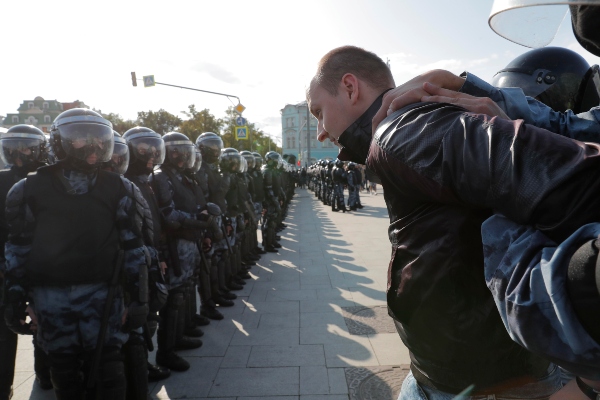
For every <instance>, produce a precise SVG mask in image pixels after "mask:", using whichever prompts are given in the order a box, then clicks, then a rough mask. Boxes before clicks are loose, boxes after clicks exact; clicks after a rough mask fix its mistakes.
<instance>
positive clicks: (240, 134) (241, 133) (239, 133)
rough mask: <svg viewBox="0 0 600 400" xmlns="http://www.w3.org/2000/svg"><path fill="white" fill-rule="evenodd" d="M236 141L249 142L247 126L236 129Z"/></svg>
mask: <svg viewBox="0 0 600 400" xmlns="http://www.w3.org/2000/svg"><path fill="white" fill-rule="evenodd" d="M235 140H248V127H247V126H236V127H235Z"/></svg>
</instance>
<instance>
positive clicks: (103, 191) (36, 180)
mask: <svg viewBox="0 0 600 400" xmlns="http://www.w3.org/2000/svg"><path fill="white" fill-rule="evenodd" d="M60 173H62V172H61V169H60V168H59V167H58V166H56V165H53V166H49V167H43V168H40V169H38V171H37V172H36V173H34V174H30V175H29V176H28V177H27V181H26V184H25V201H26V202H27V205H28V206H29V208H30V209H31V211H32V213H33V216H34V218H35V226H34V229H33V241H32V244H31V252H30V254H29V256H28V257H27V261H26V263H25V274H26V277H27V279H28V280H29V281H30V282H31V283H33V284H34V285H35V284H39V285H60V286H64V285H74V284H84V283H97V282H107V281H109V280H110V278H111V276H112V272H113V268H114V263H115V262H116V258H117V254H118V251H119V230H118V227H117V224H116V215H117V208H118V204H119V201H120V199H122V198H123V197H125V196H127V195H128V194H127V191H126V189H125V187H124V185H123V182H122V181H121V178H120V177H119V175H117V174H114V173H111V172H105V171H98V176H97V178H96V184H95V185H94V186H93V187H92V188H90V190H89V191H88V192H87V193H85V194H80V195H72V194H67V191H66V190H65V187H64V185H63V183H62V182H61V181H60V179H59V176H58V174H60Z"/></svg>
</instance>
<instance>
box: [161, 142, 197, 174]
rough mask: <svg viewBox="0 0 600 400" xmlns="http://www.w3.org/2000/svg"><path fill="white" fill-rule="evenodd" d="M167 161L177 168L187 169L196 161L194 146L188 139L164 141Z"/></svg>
mask: <svg viewBox="0 0 600 400" xmlns="http://www.w3.org/2000/svg"><path fill="white" fill-rule="evenodd" d="M165 148H166V149H167V162H168V163H169V164H170V165H172V166H174V167H175V168H178V169H189V168H192V167H193V166H194V161H196V148H195V147H194V145H193V144H192V142H190V141H173V142H169V143H166V145H165Z"/></svg>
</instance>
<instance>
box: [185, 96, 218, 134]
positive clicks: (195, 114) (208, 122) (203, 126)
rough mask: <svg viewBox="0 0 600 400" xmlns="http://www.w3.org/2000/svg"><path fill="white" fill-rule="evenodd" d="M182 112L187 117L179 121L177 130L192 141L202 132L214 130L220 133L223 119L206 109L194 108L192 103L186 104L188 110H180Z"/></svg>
mask: <svg viewBox="0 0 600 400" xmlns="http://www.w3.org/2000/svg"><path fill="white" fill-rule="evenodd" d="M181 113H182V114H184V115H186V116H187V117H188V119H187V120H185V121H183V122H182V123H181V126H180V128H179V131H180V132H181V133H183V134H185V135H186V136H187V137H189V138H190V139H191V140H192V142H196V138H197V137H198V136H200V135H201V134H202V133H204V132H214V133H216V134H221V129H222V127H223V120H222V119H220V118H216V117H215V116H214V115H212V114H211V113H210V111H209V110H208V109H206V108H205V109H204V110H202V111H198V110H196V106H195V105H194V104H192V105H190V106H188V111H182V112H181Z"/></svg>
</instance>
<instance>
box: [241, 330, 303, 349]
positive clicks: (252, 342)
mask: <svg viewBox="0 0 600 400" xmlns="http://www.w3.org/2000/svg"><path fill="white" fill-rule="evenodd" d="M299 336H300V333H299V332H298V328H279V329H273V328H270V327H267V328H257V329H248V330H247V332H246V333H242V332H236V333H235V334H234V335H233V339H231V343H230V345H232V346H261V345H263V346H264V345H273V346H292V345H296V344H299V343H300V337H299Z"/></svg>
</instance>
